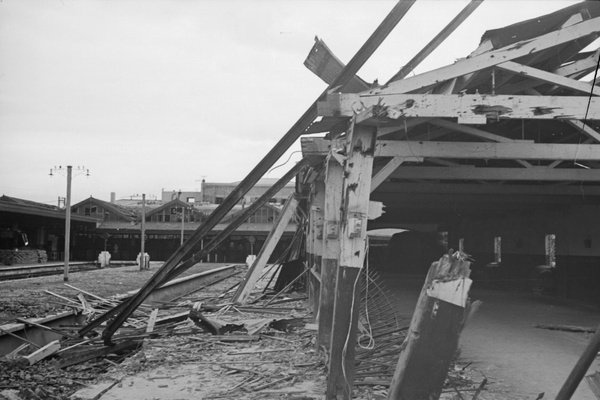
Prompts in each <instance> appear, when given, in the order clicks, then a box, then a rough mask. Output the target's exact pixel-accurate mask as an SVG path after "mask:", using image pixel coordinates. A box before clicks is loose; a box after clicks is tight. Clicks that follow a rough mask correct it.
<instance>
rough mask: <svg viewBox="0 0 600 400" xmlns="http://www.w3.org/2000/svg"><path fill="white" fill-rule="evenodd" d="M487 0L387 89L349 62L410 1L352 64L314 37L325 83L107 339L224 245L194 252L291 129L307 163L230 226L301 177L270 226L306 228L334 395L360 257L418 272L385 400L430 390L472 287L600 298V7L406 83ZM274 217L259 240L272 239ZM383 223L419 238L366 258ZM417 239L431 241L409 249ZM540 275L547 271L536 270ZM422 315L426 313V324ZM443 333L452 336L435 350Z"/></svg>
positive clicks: (584, 6) (518, 29)
mask: <svg viewBox="0 0 600 400" xmlns="http://www.w3.org/2000/svg"><path fill="white" fill-rule="evenodd" d="M479 3H480V2H476V1H475V2H472V3H470V4H469V5H468V6H467V7H466V8H465V9H464V10H463V12H461V13H460V14H459V15H458V16H457V17H456V18H455V19H454V20H453V21H452V22H451V23H450V24H449V25H448V27H447V28H446V29H444V30H443V31H442V32H441V33H440V34H439V35H438V36H436V37H435V38H434V39H433V40H432V41H431V42H430V43H429V44H428V45H427V46H426V47H425V48H424V49H423V50H422V51H421V52H420V53H419V54H418V55H417V56H415V58H414V59H412V60H411V61H410V62H409V63H408V64H407V65H406V66H405V67H404V68H402V69H401V70H400V71H399V72H398V73H397V74H396V75H394V76H393V77H392V78H390V80H389V81H388V82H387V83H385V84H383V85H380V84H377V85H372V84H368V83H366V82H365V81H364V80H362V79H361V78H360V77H358V76H357V75H356V73H357V72H358V70H359V69H360V67H361V66H362V64H363V63H364V62H365V61H366V60H367V59H368V58H369V56H370V55H371V54H372V53H373V52H374V50H375V49H376V48H377V46H378V45H379V44H380V43H381V42H382V41H383V40H384V38H385V37H386V35H387V34H388V33H389V32H390V31H391V30H392V29H393V27H394V26H395V25H396V24H397V23H398V22H399V21H400V20H401V19H402V18H403V16H404V15H405V14H406V13H407V12H408V10H409V9H410V7H411V6H412V4H413V2H408V1H401V2H399V3H398V4H397V5H396V6H395V7H394V9H393V10H392V11H391V12H390V14H389V15H388V16H387V17H386V19H385V20H384V21H383V22H382V23H381V25H380V26H379V27H378V28H377V29H376V30H375V31H374V33H373V34H372V36H371V37H370V38H369V39H368V41H367V42H366V43H365V44H364V45H363V47H361V49H360V50H359V51H358V53H357V54H356V55H355V56H354V57H353V58H352V59H351V60H350V61H349V63H348V64H347V65H344V64H343V63H342V62H341V61H339V60H338V58H337V57H336V56H335V55H334V54H333V52H332V51H331V50H330V49H329V48H328V47H327V46H326V45H325V43H324V42H323V41H321V40H319V39H317V41H316V43H315V45H314V47H313V49H312V50H311V52H310V54H309V56H308V58H307V60H306V62H305V64H306V66H307V67H308V68H309V69H310V70H311V71H312V72H314V73H315V74H316V75H317V76H318V77H319V78H321V79H322V80H324V81H325V82H326V83H327V84H328V87H327V89H326V90H325V91H324V92H323V93H322V94H321V95H320V96H318V97H317V99H316V100H315V102H314V103H313V104H312V105H311V106H310V107H309V108H308V109H307V111H306V112H305V113H304V114H303V115H302V116H301V117H300V118H299V120H298V121H297V122H296V123H295V124H294V125H293V126H292V127H291V128H290V130H289V131H288V132H287V133H286V134H285V135H284V136H283V137H282V138H281V140H280V141H279V142H278V143H277V144H276V145H275V146H274V147H273V148H272V149H271V150H270V151H269V153H268V154H267V155H266V156H265V157H264V158H263V160H262V161H261V162H260V163H259V164H258V165H257V166H256V167H255V168H254V169H253V170H252V171H251V172H250V173H249V175H248V176H247V177H246V178H245V179H244V180H243V181H241V182H240V184H239V185H238V186H237V187H236V188H235V189H234V190H233V191H232V192H231V193H230V194H229V195H228V196H227V197H226V198H224V199H223V201H222V202H221V204H220V205H219V207H218V208H217V209H215V211H214V212H213V213H212V214H210V216H208V218H207V219H206V221H204V223H203V224H202V225H201V226H200V227H199V228H198V229H197V230H196V231H195V232H194V233H193V234H192V235H191V236H190V238H189V239H188V240H187V241H186V242H185V243H184V244H183V245H182V246H181V247H180V248H179V249H178V250H176V251H175V253H173V255H172V256H171V257H170V258H169V259H168V260H167V261H166V262H165V264H164V265H163V266H162V267H161V269H160V270H159V271H157V273H156V274H155V275H154V277H153V278H152V280H151V281H149V282H148V283H147V284H146V285H145V286H144V287H143V288H142V289H141V290H140V291H139V292H138V294H137V295H136V296H134V297H132V298H131V299H130V300H129V301H128V302H127V303H126V304H125V305H123V306H122V307H120V308H119V309H118V310H115V311H114V312H112V313H107V314H106V315H105V316H104V317H102V318H100V319H99V320H98V321H96V322H95V323H93V324H92V325H93V326H98V324H99V323H100V322H102V321H106V320H108V318H112V319H111V320H110V323H109V324H108V326H107V328H106V329H105V330H104V333H103V337H104V339H105V341H106V343H110V340H111V337H112V334H113V333H114V332H115V331H116V330H117V329H118V327H119V326H120V324H122V323H123V322H124V321H125V320H126V319H127V316H128V315H129V314H130V313H131V312H132V311H133V310H134V309H135V308H136V307H137V306H138V305H139V304H141V303H142V302H143V299H144V296H146V295H147V294H149V293H151V292H152V290H154V288H155V287H157V286H158V285H160V283H161V282H164V280H165V279H167V278H169V277H172V276H173V275H175V274H177V273H178V272H180V271H184V270H186V269H187V268H189V267H190V266H191V265H193V263H194V262H196V261H197V260H199V259H201V258H202V257H203V256H204V255H205V254H206V252H208V251H210V250H211V249H212V248H215V247H216V246H218V244H219V241H220V240H221V239H222V237H220V236H219V235H217V236H215V237H213V238H212V240H211V241H209V242H206V241H205V242H204V247H203V248H202V250H200V251H198V247H197V245H198V243H199V242H200V241H202V240H204V239H205V238H206V237H207V234H208V232H209V231H210V230H211V229H212V228H213V227H214V226H216V225H217V224H218V223H220V221H221V218H223V217H224V216H225V215H226V214H227V213H228V212H229V210H230V209H231V208H232V207H233V206H235V205H236V204H238V202H239V201H240V200H241V199H242V198H243V197H244V195H245V194H246V193H247V192H248V191H249V190H250V189H251V188H252V187H253V185H254V184H255V183H256V182H258V180H259V179H260V178H261V177H262V176H263V175H264V174H265V173H266V172H267V171H268V170H269V168H271V167H272V165H273V164H274V163H275V162H276V161H277V160H278V159H279V158H280V157H281V156H282V155H283V154H284V152H285V151H287V150H288V148H289V147H290V145H292V144H293V143H294V142H295V141H296V140H298V139H301V144H302V153H303V158H302V160H301V161H299V162H298V163H296V164H295V166H294V167H292V168H291V169H290V170H289V171H288V172H287V173H286V174H285V175H284V176H283V177H282V178H281V179H280V181H279V182H278V183H276V184H275V185H273V187H272V188H271V189H270V190H271V192H267V193H265V194H264V195H263V196H261V197H259V198H258V199H256V201H255V202H254V203H252V204H251V205H250V206H249V207H247V208H246V209H245V210H244V212H242V213H241V214H240V215H239V216H238V217H237V218H233V219H232V220H231V222H230V224H229V227H228V228H225V229H224V230H223V231H222V234H223V235H225V234H227V232H228V231H233V230H234V229H235V228H236V227H237V226H239V225H240V224H241V223H242V222H243V220H244V218H245V216H246V215H247V213H248V214H249V213H252V212H253V210H255V209H257V207H260V206H261V204H262V203H265V202H267V201H268V199H269V198H270V197H272V195H273V193H275V192H273V191H276V190H279V189H278V188H281V187H283V186H284V185H285V184H286V183H287V182H288V181H289V180H291V179H293V178H294V177H295V178H296V187H297V193H296V194H295V195H293V196H291V197H290V199H289V200H288V201H287V202H286V203H285V207H284V210H283V211H282V214H281V218H280V220H283V221H287V220H289V218H291V216H292V215H296V216H297V217H298V218H299V221H300V222H299V223H298V226H299V229H300V230H301V234H302V236H303V238H304V239H303V241H302V243H303V252H300V253H299V254H304V255H303V256H302V258H301V261H303V262H304V266H305V273H306V276H307V278H306V279H307V291H308V303H309V307H310V308H311V309H312V311H313V315H314V317H315V320H316V323H317V324H318V346H319V348H325V349H326V350H327V351H328V354H329V358H328V360H329V364H328V384H327V398H328V399H334V398H337V397H336V396H340V397H341V398H350V397H351V390H352V389H351V387H352V385H351V383H352V381H353V376H354V356H355V354H354V346H348V345H347V343H354V342H356V338H357V325H358V321H357V319H358V317H357V315H358V310H359V308H360V306H359V299H360V296H359V295H358V293H359V290H360V285H358V284H357V283H358V282H361V276H363V274H361V272H363V271H364V266H365V264H366V262H368V261H369V259H370V258H372V259H373V260H379V261H378V262H373V264H374V265H372V266H371V268H373V269H375V270H377V269H379V270H388V271H389V270H393V271H395V272H400V273H402V272H403V273H406V274H417V275H420V276H422V277H425V276H426V275H427V277H426V286H425V288H424V292H423V293H425V295H423V296H422V297H421V298H420V299H419V302H418V304H417V310H416V312H415V315H414V316H413V321H412V324H411V328H410V330H409V332H408V334H407V339H406V342H405V344H404V345H403V348H404V350H403V352H402V353H401V355H400V359H399V361H398V366H397V369H396V372H395V374H394V378H393V380H392V383H391V387H390V391H389V397H388V398H398V399H400V398H402V399H405V398H406V399H408V398H410V399H417V398H429V397H427V396H429V394H431V393H437V395H438V396H439V390H441V383H440V378H441V382H443V377H444V376H445V372H444V368H446V370H447V367H448V365H449V362H450V360H451V358H452V355H453V352H454V351H455V350H456V342H457V335H458V333H459V332H460V324H461V322H462V320H463V316H464V313H465V312H466V311H465V309H468V308H469V302H468V293H469V288H470V286H471V284H472V283H473V282H474V283H473V284H474V285H487V286H489V287H492V288H499V289H506V290H519V289H523V290H531V289H532V288H531V287H530V283H531V281H532V280H533V281H537V282H540V281H541V282H543V283H542V284H540V285H537V286H538V287H536V290H537V291H540V292H545V293H547V294H551V295H554V296H562V297H569V298H580V299H585V300H588V301H591V302H594V303H595V304H598V302H599V301H600V297H599V296H600V291H598V289H597V288H598V286H599V284H600V269H599V268H598V263H599V262H600V228H598V224H597V221H598V220H599V219H600V172H597V170H598V171H600V144H599V142H600V101H599V99H598V97H597V94H598V88H597V70H598V55H599V50H598V46H597V43H598V42H597V38H598V35H599V33H600V2H595V1H588V2H582V3H578V4H575V5H573V6H570V7H567V8H565V9H562V10H560V11H557V12H554V13H552V14H549V15H545V16H541V17H539V18H535V19H532V20H528V21H523V22H520V23H517V24H514V25H511V26H508V27H505V28H501V29H495V30H492V31H488V32H486V33H485V34H484V35H483V37H482V40H481V43H480V45H479V47H478V48H476V49H475V50H474V51H473V52H472V53H471V54H469V55H467V56H466V57H464V58H461V59H458V60H457V61H456V62H455V63H453V64H451V65H447V66H445V67H441V68H438V69H436V70H433V71H429V72H425V73H420V74H417V75H411V76H409V73H410V72H411V71H412V70H413V69H414V68H415V67H416V66H417V65H418V64H419V63H420V62H421V61H422V60H423V59H424V58H425V57H426V56H427V55H428V54H429V53H430V52H431V51H433V49H435V47H436V46H437V45H438V44H439V43H441V42H442V41H443V39H444V38H445V37H446V36H447V35H449V34H450V33H451V32H452V31H453V30H454V29H455V28H456V27H457V26H459V25H460V23H461V22H462V21H463V20H464V19H465V18H466V17H467V16H468V15H469V14H470V13H471V12H472V11H473V10H474V9H475V8H476V7H477V6H478V5H479ZM593 43H595V44H596V45H595V47H594V48H591V49H590V48H589V47H590V45H592V44H593ZM592 47H593V46H592ZM316 134H321V135H316ZM303 135H310V136H309V137H304V138H303V137H302V136H303ZM279 226H280V223H276V224H275V226H274V227H273V231H272V232H271V235H270V236H269V238H268V239H267V242H276V241H277V240H278V239H279V237H280V234H279V231H278V229H279V228H278V227H279ZM383 228H392V229H398V230H409V231H411V232H412V233H410V234H406V233H405V232H404V233H400V234H397V235H394V236H393V237H392V239H391V245H390V246H388V250H387V252H385V251H384V253H385V254H379V255H378V256H377V257H374V255H373V257H368V253H369V246H368V244H369V239H368V236H369V235H368V232H369V231H372V230H376V229H383ZM223 237H224V236H223ZM415 238H417V239H418V238H421V240H415ZM411 241H412V243H413V244H414V243H423V242H427V241H429V242H430V244H431V245H426V244H422V245H414V246H407V245H403V243H410V242H411ZM272 246H273V243H268V244H267V245H266V246H265V247H266V248H268V247H271V248H272ZM436 248H437V249H438V250H434V249H436ZM450 249H452V251H450ZM411 252H413V253H414V252H421V253H423V252H427V254H424V255H423V254H419V255H418V256H411V255H410V253H411ZM444 253H446V255H445V256H444V257H442V258H441V259H440V261H439V262H437V263H434V264H433V266H432V267H431V269H429V272H428V268H429V265H431V262H432V261H434V260H437V259H439V257H440V256H442V255H443V254H444ZM423 259H425V260H427V261H426V262H425V263H421V262H420V261H422V260H423ZM403 260H415V263H414V264H412V263H407V262H403ZM260 261H261V255H259V256H258V259H257V261H256V262H255V263H254V264H253V265H252V266H251V267H250V270H249V272H248V274H247V276H246V278H245V279H244V282H243V285H242V287H241V289H239V290H238V292H237V294H236V296H235V298H234V300H235V301H236V302H238V303H240V304H244V303H245V302H246V301H247V299H248V296H249V291H250V290H251V289H252V287H253V285H254V283H255V282H256V280H257V279H258V275H259V274H260V273H261V270H262V265H264V264H260ZM417 261H418V262H417ZM263 263H264V261H263ZM469 265H470V266H469ZM471 272H472V275H471ZM540 273H541V274H543V275H544V277H548V279H537V278H539V277H540V276H538V275H536V274H540ZM532 277H533V279H532ZM478 279H479V281H478ZM427 315H429V317H431V318H430V319H432V320H433V321H434V322H431V323H429V324H427V323H426V321H428V318H427ZM423 324H425V325H423ZM426 332H427V335H426V334H425V333H426ZM436 335H441V336H439V337H438V336H436ZM419 337H427V340H429V341H425V340H423V341H419ZM436 340H438V342H436ZM431 341H433V342H431ZM439 341H442V342H444V345H442V346H437V347H436V346H433V345H434V344H435V343H438V344H439ZM432 346H433V347H434V348H435V349H436V350H437V351H439V353H437V354H435V355H434V356H432V354H431V351H429V350H428V349H430V348H431V347H432ZM596 351H597V350H596ZM440 360H441V362H440ZM428 362H433V364H434V365H435V366H432V365H430V364H427V363H428ZM423 364H426V365H423ZM420 368H425V369H426V370H427V371H429V373H428V374H426V376H424V375H423V373H422V372H419V370H420ZM423 387H426V388H428V390H429V391H430V392H429V394H428V395H427V396H425V395H423V393H421V392H419V391H420V390H421V391H422V390H423ZM407 393H408V394H407ZM410 393H412V395H411V394H410ZM418 393H421V394H418ZM423 396H425V397H423Z"/></svg>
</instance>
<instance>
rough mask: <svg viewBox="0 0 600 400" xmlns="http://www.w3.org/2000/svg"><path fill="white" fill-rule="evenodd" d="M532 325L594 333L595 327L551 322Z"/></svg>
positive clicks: (554, 329)
mask: <svg viewBox="0 0 600 400" xmlns="http://www.w3.org/2000/svg"><path fill="white" fill-rule="evenodd" d="M534 327H536V328H539V329H550V330H552V331H564V332H583V333H594V332H596V328H593V327H585V326H575V325H553V324H536V325H534Z"/></svg>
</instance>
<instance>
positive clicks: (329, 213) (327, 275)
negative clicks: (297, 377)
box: [317, 157, 344, 350]
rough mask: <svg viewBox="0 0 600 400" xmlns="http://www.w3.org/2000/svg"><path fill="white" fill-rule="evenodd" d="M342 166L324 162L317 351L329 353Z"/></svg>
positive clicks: (337, 262)
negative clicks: (321, 348)
mask: <svg viewBox="0 0 600 400" xmlns="http://www.w3.org/2000/svg"><path fill="white" fill-rule="evenodd" d="M343 177H344V168H343V166H342V165H341V164H340V163H339V162H338V161H337V160H336V159H335V158H333V157H329V158H328V160H327V166H326V171H325V204H324V205H323V219H324V225H323V256H322V261H321V288H320V293H319V311H318V313H317V314H318V324H319V331H318V333H317V347H319V348H320V347H321V346H323V347H325V349H327V350H329V348H330V341H331V327H332V324H333V304H334V300H335V282H336V276H337V268H338V265H339V257H340V234H339V229H340V226H339V223H340V209H341V208H342V182H343Z"/></svg>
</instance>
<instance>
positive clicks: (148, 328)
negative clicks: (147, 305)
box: [146, 308, 158, 333]
mask: <svg viewBox="0 0 600 400" xmlns="http://www.w3.org/2000/svg"><path fill="white" fill-rule="evenodd" d="M157 316H158V308H155V309H154V310H152V312H151V313H150V317H149V318H148V326H146V333H151V332H152V331H153V330H154V324H156V317H157Z"/></svg>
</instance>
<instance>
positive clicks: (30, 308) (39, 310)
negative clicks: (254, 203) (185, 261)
mask: <svg viewBox="0 0 600 400" xmlns="http://www.w3.org/2000/svg"><path fill="white" fill-rule="evenodd" d="M150 264H151V265H150V269H149V270H143V271H140V270H139V268H138V267H137V266H135V265H134V266H126V267H116V268H104V269H97V270H92V271H87V272H74V273H71V274H69V282H67V283H68V284H69V285H71V286H75V287H77V288H79V289H82V290H85V291H87V292H90V293H93V294H95V295H97V296H100V297H104V298H107V297H111V296H115V295H119V294H125V293H127V292H129V291H131V290H136V289H139V288H140V287H141V286H142V285H143V284H144V283H146V282H147V281H148V279H150V278H151V277H152V275H153V274H154V273H155V272H156V271H157V270H158V268H159V267H160V266H161V265H162V262H151V263H150ZM222 265H225V264H208V263H207V264H197V265H196V266H194V267H192V268H190V269H189V270H187V271H185V272H184V273H183V274H181V275H180V276H188V275H192V274H196V273H198V272H202V271H206V270H208V269H212V268H215V267H217V266H222ZM64 283H65V282H64V281H63V275H51V276H43V277H37V278H27V279H19V280H14V281H5V282H0V298H1V299H2V303H1V304H0V325H3V324H7V323H12V322H14V319H15V318H16V317H19V318H39V317H45V316H47V315H52V314H56V313H58V312H61V311H64V310H65V304H66V302H65V301H63V300H60V299H59V298H57V297H55V296H53V295H50V294H48V293H46V292H45V291H46V290H48V291H50V292H52V293H56V294H58V295H62V296H66V297H69V298H71V297H73V296H75V295H76V294H77V291H76V290H73V289H71V288H69V287H67V286H65V285H64Z"/></svg>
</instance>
